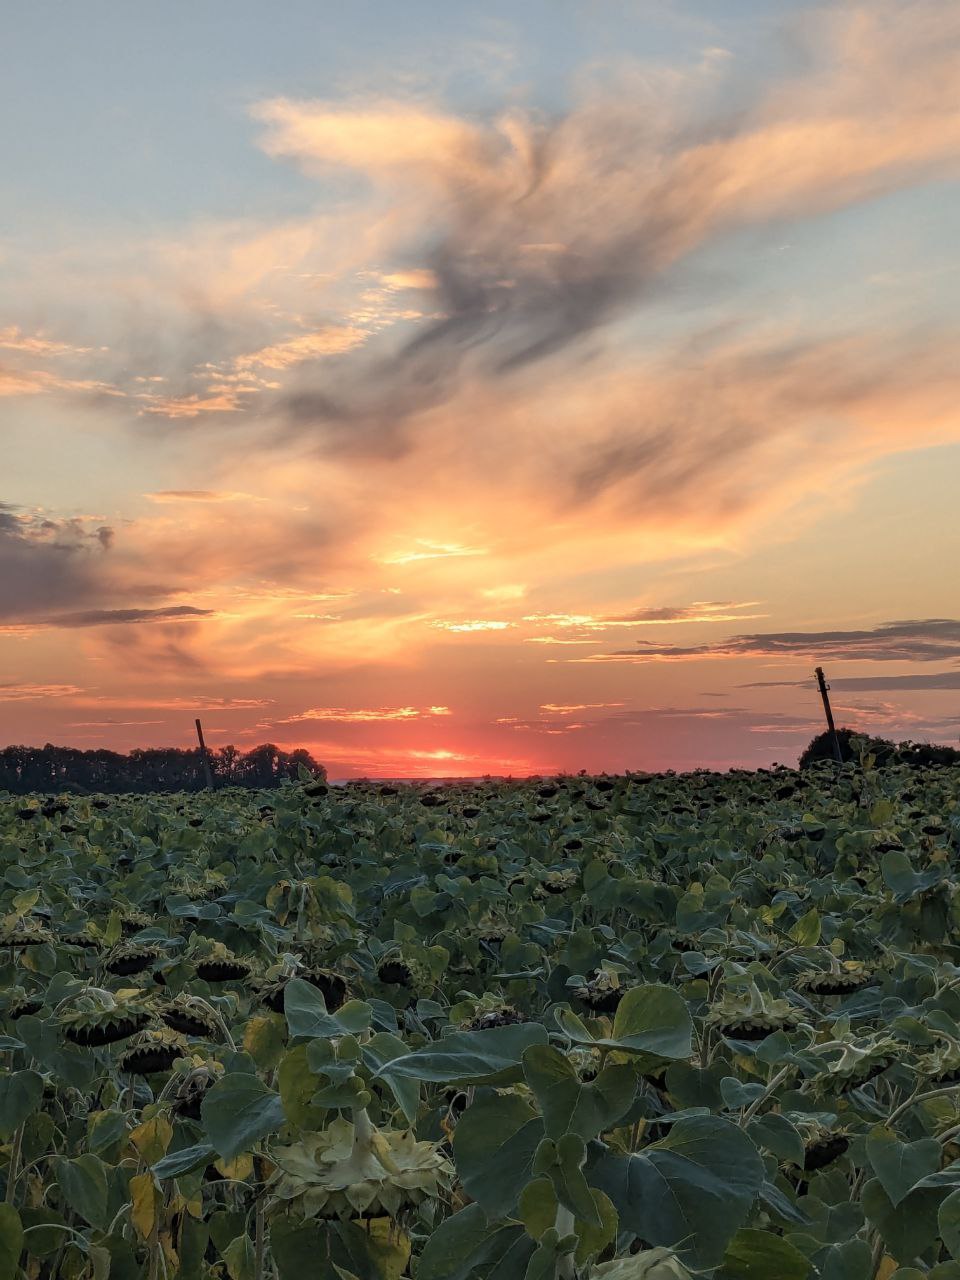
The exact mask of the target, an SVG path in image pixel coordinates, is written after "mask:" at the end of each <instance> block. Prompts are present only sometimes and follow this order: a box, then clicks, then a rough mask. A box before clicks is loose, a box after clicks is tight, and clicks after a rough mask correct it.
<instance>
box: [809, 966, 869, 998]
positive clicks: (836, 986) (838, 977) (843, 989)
mask: <svg viewBox="0 0 960 1280" xmlns="http://www.w3.org/2000/svg"><path fill="white" fill-rule="evenodd" d="M873 980H874V979H873V974H872V972H871V970H870V969H868V968H867V967H866V965H862V964H845V965H843V966H841V965H839V964H837V965H836V967H835V968H830V969H810V970H807V972H806V973H801V974H800V976H799V978H797V980H796V983H795V984H794V985H795V986H796V988H797V990H798V991H803V992H805V993H806V994H807V995H811V996H846V995H850V994H852V992H854V991H859V990H860V989H861V987H866V986H869V985H870V983H871V982H872V981H873Z"/></svg>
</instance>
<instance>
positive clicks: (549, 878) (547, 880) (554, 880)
mask: <svg viewBox="0 0 960 1280" xmlns="http://www.w3.org/2000/svg"><path fill="white" fill-rule="evenodd" d="M579 883H580V872H579V871H576V870H574V868H573V867H568V868H566V869H565V870H563V871H548V872H547V874H546V875H545V876H544V877H543V878H542V879H541V881H540V883H539V884H538V885H537V887H536V888H535V889H534V891H533V896H534V897H535V898H545V897H547V896H548V895H549V894H559V893H566V891H567V890H568V889H573V888H574V887H575V886H576V885H578V884H579Z"/></svg>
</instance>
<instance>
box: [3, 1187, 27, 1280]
mask: <svg viewBox="0 0 960 1280" xmlns="http://www.w3.org/2000/svg"><path fill="white" fill-rule="evenodd" d="M22 1251H23V1223H22V1222H21V1221H20V1215H19V1213H17V1211H16V1209H15V1208H14V1207H13V1205H12V1204H0V1280H16V1278H17V1276H18V1275H19V1274H20V1254H21V1252H22Z"/></svg>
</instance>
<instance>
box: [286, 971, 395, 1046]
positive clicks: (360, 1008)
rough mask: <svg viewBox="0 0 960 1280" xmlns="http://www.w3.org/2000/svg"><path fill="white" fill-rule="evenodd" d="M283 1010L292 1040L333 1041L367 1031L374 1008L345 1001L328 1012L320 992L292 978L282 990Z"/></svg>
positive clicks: (307, 983) (355, 1001)
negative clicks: (334, 1009) (334, 1010)
mask: <svg viewBox="0 0 960 1280" xmlns="http://www.w3.org/2000/svg"><path fill="white" fill-rule="evenodd" d="M283 1011H284V1014H285V1015H286V1019H287V1028H288V1030H289V1032H290V1035H291V1037H292V1038H293V1039H305V1040H333V1039H335V1038H336V1037H337V1036H348V1035H357V1034H359V1032H361V1031H366V1029H367V1028H368V1027H369V1026H370V1023H371V1021H372V1020H373V1010H372V1009H371V1007H370V1006H369V1005H368V1004H365V1003H364V1001H362V1000H348V1001H347V1003H346V1004H345V1005H343V1006H342V1008H340V1009H338V1010H337V1012H336V1013H328V1012H327V1006H326V1002H325V1001H324V998H323V995H322V993H321V992H320V991H319V990H318V989H317V988H316V987H315V986H313V985H312V984H311V983H309V982H304V980H303V979H302V978H291V979H290V981H289V982H288V983H287V984H286V986H285V987H284V989H283Z"/></svg>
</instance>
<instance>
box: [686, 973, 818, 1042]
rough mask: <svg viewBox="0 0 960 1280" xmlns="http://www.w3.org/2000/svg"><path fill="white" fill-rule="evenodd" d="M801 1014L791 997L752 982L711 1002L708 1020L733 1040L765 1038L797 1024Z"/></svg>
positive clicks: (707, 1023) (706, 1020)
mask: <svg viewBox="0 0 960 1280" xmlns="http://www.w3.org/2000/svg"><path fill="white" fill-rule="evenodd" d="M802 1016H803V1015H802V1013H801V1011H800V1010H799V1009H795V1008H794V1006H793V1005H792V1004H791V1003H790V1002H789V1000H783V999H779V998H775V997H773V996H769V995H764V994H763V993H762V992H761V991H760V990H759V989H758V988H757V986H756V984H755V983H753V982H751V983H750V985H749V986H748V987H747V989H746V990H745V991H743V992H729V993H728V994H726V995H724V997H723V998H722V999H721V1000H720V1001H718V1002H717V1003H716V1004H714V1005H712V1006H711V1008H710V1012H709V1013H708V1014H707V1016H706V1019H705V1023H706V1025H707V1026H711V1027H716V1028H717V1030H718V1031H719V1032H720V1034H721V1035H723V1036H727V1037H729V1038H730V1039H732V1040H765V1039H766V1038H767V1036H769V1035H772V1034H773V1033H774V1032H775V1031H788V1030H790V1029H791V1028H793V1027H795V1026H796V1025H797V1023H798V1022H799V1021H800V1020H801V1018H802Z"/></svg>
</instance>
